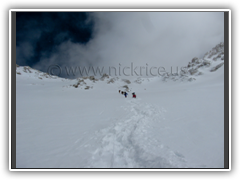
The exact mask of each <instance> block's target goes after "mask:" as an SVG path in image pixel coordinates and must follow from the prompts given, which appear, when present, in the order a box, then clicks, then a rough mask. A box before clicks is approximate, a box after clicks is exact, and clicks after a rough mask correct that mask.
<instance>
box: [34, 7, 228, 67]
mask: <svg viewBox="0 0 240 180" xmlns="http://www.w3.org/2000/svg"><path fill="white" fill-rule="evenodd" d="M89 18H90V19H93V20H94V23H95V24H94V32H93V38H92V39H91V40H90V41H89V42H88V43H87V44H77V43H73V42H71V41H67V42H63V43H62V44H61V45H59V46H58V47H57V51H56V53H54V54H52V55H51V57H50V58H48V59H41V61H40V62H39V63H38V64H36V65H35V67H36V68H37V67H40V66H45V67H46V68H47V66H49V65H51V64H58V62H63V61H67V63H68V64H67V65H69V66H101V67H102V66H104V67H106V68H108V67H109V66H115V67H118V66H119V63H120V64H121V65H122V66H130V64H131V62H133V63H134V65H136V66H145V65H146V63H147V64H148V66H157V67H159V66H163V67H166V68H169V67H171V66H173V67H176V66H186V65H187V63H188V62H189V61H190V60H191V59H192V58H193V57H202V56H203V55H204V54H205V53H206V52H207V51H209V50H210V49H211V48H212V47H214V46H215V45H216V44H218V43H220V42H223V41H224V13H223V12H95V13H92V14H91V16H90V17H89Z"/></svg>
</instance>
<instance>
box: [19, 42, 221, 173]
mask: <svg viewBox="0 0 240 180" xmlns="http://www.w3.org/2000/svg"><path fill="white" fill-rule="evenodd" d="M16 76H17V78H16V83H17V91H16V92H17V99H16V103H17V104H16V105H17V106H16V108H17V118H16V126H17V129H16V133H17V136H16V137H17V139H16V140H17V141H16V150H17V151H16V152H17V168H223V167H224V131H223V130H224V44H223V43H220V44H218V45H217V46H216V47H214V48H213V49H212V50H211V51H209V52H208V53H206V55H205V56H204V58H203V59H199V58H193V59H192V61H191V62H190V63H189V64H188V65H187V66H186V67H185V68H184V69H183V70H182V71H181V72H179V73H178V74H165V75H164V76H159V77H151V78H143V77H138V78H136V79H135V80H128V79H126V78H124V79H121V78H119V77H110V76H108V75H107V74H104V75H103V77H102V78H99V79H96V78H95V77H93V76H90V77H81V78H78V79H65V78H60V77H57V76H50V75H49V74H47V73H43V72H40V71H38V70H35V69H32V68H30V67H22V66H17V68H16ZM119 90H123V91H127V92H128V96H127V98H125V97H124V96H123V95H122V94H120V93H119ZM132 92H135V93H136V95H137V98H136V99H134V98H132V96H131V93H132Z"/></svg>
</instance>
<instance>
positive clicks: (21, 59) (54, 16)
mask: <svg viewBox="0 0 240 180" xmlns="http://www.w3.org/2000/svg"><path fill="white" fill-rule="evenodd" d="M16 21H17V22H16V23H17V24H16V26H17V27H16V28H17V29H16V30H17V34H16V40H17V63H18V64H20V65H30V66H33V65H35V64H37V63H39V62H40V61H41V60H42V59H45V58H49V57H51V56H52V55H53V54H55V53H58V46H59V45H61V44H62V43H63V42H67V41H71V42H72V43H76V44H86V43H87V42H88V41H89V40H90V39H91V38H92V29H93V25H94V24H93V22H92V21H91V19H89V13H85V12H17V15H16Z"/></svg>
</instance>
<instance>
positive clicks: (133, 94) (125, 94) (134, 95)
mask: <svg viewBox="0 0 240 180" xmlns="http://www.w3.org/2000/svg"><path fill="white" fill-rule="evenodd" d="M119 93H121V94H123V95H124V96H125V98H126V97H127V95H128V93H127V92H126V91H121V90H119ZM132 97H133V98H136V97H137V96H136V94H135V93H134V92H133V93H132Z"/></svg>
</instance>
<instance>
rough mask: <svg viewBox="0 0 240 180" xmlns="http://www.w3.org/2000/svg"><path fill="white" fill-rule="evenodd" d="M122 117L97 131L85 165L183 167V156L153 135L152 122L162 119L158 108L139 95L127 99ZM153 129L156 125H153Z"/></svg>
mask: <svg viewBox="0 0 240 180" xmlns="http://www.w3.org/2000/svg"><path fill="white" fill-rule="evenodd" d="M123 109H124V110H125V112H126V114H127V115H126V117H124V118H122V119H119V120H118V121H117V123H115V124H113V125H112V126H111V127H108V128H106V129H103V130H101V131H100V132H98V133H97V136H99V137H100V144H101V145H100V147H99V148H97V149H96V150H95V151H94V152H93V154H92V159H91V161H90V162H89V166H88V167H94V168H176V167H186V164H185V162H186V161H185V159H184V156H183V155H181V154H180V153H176V152H173V151H171V150H170V149H169V148H168V147H165V146H164V145H163V144H161V142H160V141H159V140H158V139H157V138H156V137H155V136H154V133H152V130H153V129H154V128H155V127H154V124H156V123H161V121H163V120H165V119H164V116H163V113H164V111H165V110H164V109H162V110H159V109H158V108H156V107H154V106H153V105H151V104H146V103H142V102H141V99H136V100H135V99H134V100H130V101H129V100H127V105H126V106H125V107H123ZM155 130H156V129H155Z"/></svg>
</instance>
